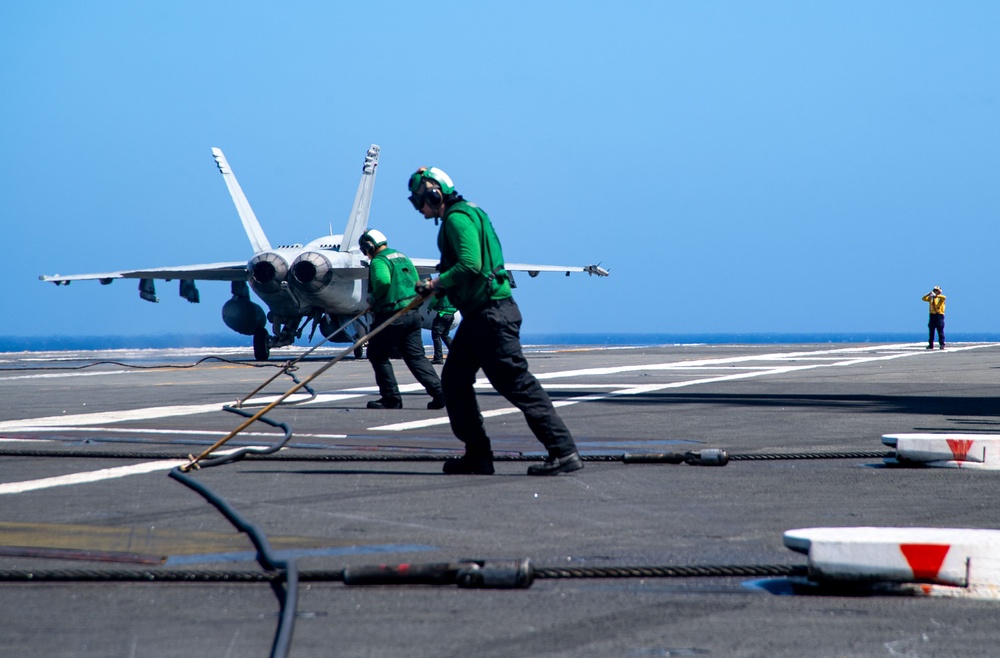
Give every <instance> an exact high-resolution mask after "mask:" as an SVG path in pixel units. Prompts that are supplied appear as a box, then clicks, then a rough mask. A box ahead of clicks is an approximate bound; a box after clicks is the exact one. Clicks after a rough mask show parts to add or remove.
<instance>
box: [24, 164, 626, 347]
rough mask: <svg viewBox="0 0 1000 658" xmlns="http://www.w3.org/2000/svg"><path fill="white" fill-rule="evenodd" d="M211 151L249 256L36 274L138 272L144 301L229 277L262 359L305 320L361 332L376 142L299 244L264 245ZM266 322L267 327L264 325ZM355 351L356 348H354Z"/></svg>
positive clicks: (430, 266)
mask: <svg viewBox="0 0 1000 658" xmlns="http://www.w3.org/2000/svg"><path fill="white" fill-rule="evenodd" d="M212 155H213V156H214V157H215V162H216V164H217V165H218V167H219V171H220V172H222V177H223V179H224V180H225V181H226V186H227V187H228V188H229V194H230V195H231V196H232V198H233V203H234V204H236V211H237V213H239V216H240V219H241V220H242V221H243V228H244V230H245V231H246V234H247V237H248V238H249V239H250V245H251V247H253V251H254V254H253V257H252V258H250V260H249V261H247V262H234V263H209V264H203V265H181V266H177V267H154V268H149V269H139V270H122V271H119V272H101V273H94V274H70V275H59V274H56V275H53V276H48V275H42V276H40V277H39V278H40V279H41V280H42V281H51V282H52V283H55V284H56V285H69V283H70V282H72V281H80V280H93V279H96V280H98V281H100V282H101V283H102V284H104V285H107V284H109V283H111V282H112V281H114V280H115V279H139V296H140V297H141V298H142V299H145V300H146V301H150V302H157V301H159V299H158V298H157V296H156V288H155V283H154V282H155V280H157V279H162V280H164V281H172V280H175V279H176V280H179V281H180V296H181V297H183V298H184V299H186V300H188V301H189V302H192V303H197V302H198V301H199V295H198V289H197V287H196V286H195V281H230V282H231V287H232V295H233V296H232V297H231V298H230V299H229V301H227V302H226V303H225V304H224V305H223V307H222V320H223V322H225V323H226V326H228V327H229V328H230V329H232V330H233V331H235V332H237V333H240V334H243V335H245V336H253V352H254V358H256V359H259V360H266V359H267V358H268V357H269V355H270V352H271V348H274V347H285V346H287V345H291V344H292V343H294V342H295V340H296V338H301V336H302V332H303V330H304V329H305V328H306V327H307V326H308V325H309V323H310V322H311V323H312V329H311V333H310V336H311V335H312V333H314V332H315V331H316V329H317V328H319V330H320V331H321V332H322V333H323V335H324V336H328V337H329V339H330V340H332V341H334V342H340V343H353V342H355V341H357V339H358V338H359V337H361V336H363V335H365V334H366V333H367V332H368V329H369V327H370V323H371V316H370V314H367V313H362V312H363V311H364V310H365V309H366V308H367V306H368V259H367V258H366V257H365V256H364V255H362V253H361V251H360V249H359V247H358V239H359V238H360V237H361V236H362V235H363V234H364V232H365V231H366V230H367V228H368V214H369V211H370V210H371V200H372V192H373V190H374V187H375V174H376V173H377V171H378V156H379V146H378V145H377V144H372V145H371V147H369V149H368V152H367V153H366V154H365V161H364V164H363V166H362V170H361V182H360V184H359V185H358V191H357V194H356V195H355V197H354V206H353V207H352V208H351V215H350V217H349V218H348V220H347V227H346V228H345V229H344V232H343V234H342V235H327V236H323V237H320V238H317V239H315V240H313V241H312V242H309V243H307V244H305V245H302V244H291V245H280V246H277V247H272V246H271V243H270V242H269V241H268V239H267V236H266V235H265V234H264V230H263V229H262V228H261V226H260V223H259V222H258V221H257V216H256V215H255V214H254V212H253V209H252V208H251V207H250V203H249V202H248V201H247V198H246V195H244V194H243V189H242V188H241V187H240V184H239V182H238V181H237V180H236V176H235V175H234V174H233V170H232V168H230V166H229V163H228V162H227V161H226V156H225V155H223V153H222V151H221V150H220V149H218V148H213V149H212ZM411 260H412V261H413V264H414V266H415V267H416V268H417V271H418V273H419V274H420V275H421V276H424V275H427V274H431V273H433V272H434V270H435V266H436V265H437V263H438V260H437V259H436V258H434V259H430V258H412V259H411ZM504 269H506V270H507V271H523V272H528V274H529V275H530V276H533V277H534V276H537V275H538V273H539V272H565V273H566V275H567V276H569V273H570V272H587V273H588V274H596V275H598V276H607V275H608V271H607V270H605V269H603V268H602V267H600V266H599V265H586V266H583V267H571V266H559V265H525V264H518V263H506V264H505V267H504ZM248 284H249V285H248ZM251 288H252V289H253V291H254V293H255V294H256V295H257V296H258V297H259V298H260V299H261V300H262V301H263V302H264V304H266V305H267V308H268V312H267V313H266V314H265V313H264V309H262V308H261V307H260V306H259V305H257V304H255V303H254V302H253V301H251V299H250V289H251ZM424 306H425V309H424V317H425V319H427V322H429V321H430V318H431V313H430V312H429V311H427V310H426V307H427V306H429V302H428V304H425V305H424ZM352 319H353V320H352ZM268 322H270V324H271V333H268V330H267V323H268ZM428 328H429V324H428ZM331 334H333V335H331ZM356 351H357V352H360V348H358V350H356Z"/></svg>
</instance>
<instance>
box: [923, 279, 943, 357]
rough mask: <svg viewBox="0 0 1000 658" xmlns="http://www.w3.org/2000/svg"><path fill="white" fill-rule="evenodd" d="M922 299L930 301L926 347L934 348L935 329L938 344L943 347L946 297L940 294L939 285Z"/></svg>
mask: <svg viewBox="0 0 1000 658" xmlns="http://www.w3.org/2000/svg"><path fill="white" fill-rule="evenodd" d="M922 299H923V300H924V301H925V302H930V305H931V317H930V320H929V321H928V322H927V328H928V329H929V330H930V338H928V339H927V349H929V350H932V349H934V330H935V329H936V330H937V335H938V345H940V346H941V349H944V302H945V300H946V299H947V298H946V297H945V296H944V295H943V294H941V286H934V289H933V290H931V291H930V292H929V293H927V294H926V295H924V296H923V297H922Z"/></svg>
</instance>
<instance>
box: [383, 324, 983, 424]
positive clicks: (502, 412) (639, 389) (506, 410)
mask: <svg viewBox="0 0 1000 658" xmlns="http://www.w3.org/2000/svg"><path fill="white" fill-rule="evenodd" d="M991 345H995V343H993V344H991ZM978 347H987V345H975V346H971V347H961V348H955V349H954V350H952V351H955V352H957V351H959V350H970V349H977V348H978ZM872 349H874V348H848V349H842V350H826V351H822V352H816V354H824V353H846V352H863V351H871V350H872ZM878 349H882V350H884V349H885V346H881V347H880V348H878ZM804 354H812V353H811V352H805V353H804ZM916 354H922V352H916V351H914V352H900V353H896V354H889V355H880V356H871V357H868V358H851V359H846V360H843V361H835V362H830V363H815V364H803V365H797V366H784V367H780V368H771V369H768V370H759V371H752V372H741V373H734V374H732V375H723V376H720V377H706V378H702V379H690V380H687V381H682V382H671V383H668V384H644V385H642V386H633V387H623V388H622V389H621V390H618V391H611V392H608V393H596V394H594V395H584V396H580V397H576V398H570V399H568V400H559V401H557V402H553V403H552V404H553V406H555V407H568V406H571V405H574V404H579V403H581V402H598V401H600V400H606V399H609V398H612V397H616V396H622V395H639V394H643V393H651V392H655V391H661V390H666V389H671V388H683V387H687V386H695V385H698V384H714V383H718V382H726V381H735V380H739V379H751V378H755V377H763V376H766V375H780V374H784V373H789V372H796V371H800V370H812V369H815V368H831V367H840V366H849V365H857V364H859V363H868V362H872V361H882V360H886V359H898V358H904V357H908V356H914V355H916ZM764 356H765V355H753V356H749V357H732V358H731V359H723V360H725V361H736V362H739V361H745V360H758V359H761V358H763V357H764ZM708 361H712V362H715V363H718V362H719V360H714V359H709V360H708ZM661 365H668V364H661ZM634 369H635V366H620V370H619V369H617V368H587V369H583V370H577V371H574V372H576V373H578V374H588V375H589V374H597V373H596V372H595V371H600V374H614V372H615V371H621V372H627V371H629V370H634ZM648 369H650V370H662V369H665V368H661V367H657V366H656V365H654V366H653V367H651V368H648ZM567 372H569V371H567ZM548 374H549V375H563V374H564V373H548ZM537 378H538V379H542V377H540V376H539V377H537ZM550 378H554V377H550ZM477 383H478V382H477ZM513 413H520V410H519V409H518V408H517V407H503V408H501V409H493V410H490V411H484V412H482V415H483V418H495V417H497V416H506V415H508V414H513ZM447 424H448V418H447V417H443V418H432V419H428V420H420V421H411V422H407V423H393V424H390V425H379V426H376V427H369V428H368V429H369V430H370V431H376V430H377V431H383V432H399V431H403V430H410V429H422V428H425V427H434V426H438V425H447Z"/></svg>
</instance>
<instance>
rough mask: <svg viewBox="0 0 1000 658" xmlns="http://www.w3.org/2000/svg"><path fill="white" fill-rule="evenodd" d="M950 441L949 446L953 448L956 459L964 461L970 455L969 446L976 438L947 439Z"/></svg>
mask: <svg viewBox="0 0 1000 658" xmlns="http://www.w3.org/2000/svg"><path fill="white" fill-rule="evenodd" d="M945 440H946V441H947V442H948V447H949V448H951V454H952V456H954V457H955V461H957V462H964V461H965V458H966V457H968V456H969V448H971V447H972V444H973V443H974V442H975V439H945Z"/></svg>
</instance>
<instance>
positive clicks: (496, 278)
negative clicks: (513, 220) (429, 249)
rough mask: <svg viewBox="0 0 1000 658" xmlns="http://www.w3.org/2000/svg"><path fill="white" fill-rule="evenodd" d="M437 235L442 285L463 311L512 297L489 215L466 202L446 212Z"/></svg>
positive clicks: (501, 253) (501, 254)
mask: <svg viewBox="0 0 1000 658" xmlns="http://www.w3.org/2000/svg"><path fill="white" fill-rule="evenodd" d="M442 219H443V220H444V221H443V222H442V224H441V230H440V231H439V232H438V249H440V250H441V276H440V278H439V284H440V285H441V286H442V287H443V288H444V289H445V290H446V291H447V293H448V297H449V298H451V301H452V303H453V304H454V305H455V306H456V307H458V309H459V310H460V311H463V312H466V311H472V310H475V309H477V308H479V307H480V306H482V305H483V304H486V303H487V302H489V301H491V300H496V299H507V298H508V297H510V296H511V292H510V277H508V276H507V272H506V271H505V270H504V269H503V250H502V249H501V247H500V239H499V238H498V237H497V234H496V231H494V230H493V224H492V222H490V218H489V215H487V214H486V213H485V212H483V210H482V209H480V208H479V206H477V205H475V204H473V203H469V202H468V201H465V200H464V199H462V200H459V201H457V202H456V203H454V204H452V205H451V206H449V207H448V209H447V210H445V212H444V217H443V218H442Z"/></svg>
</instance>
